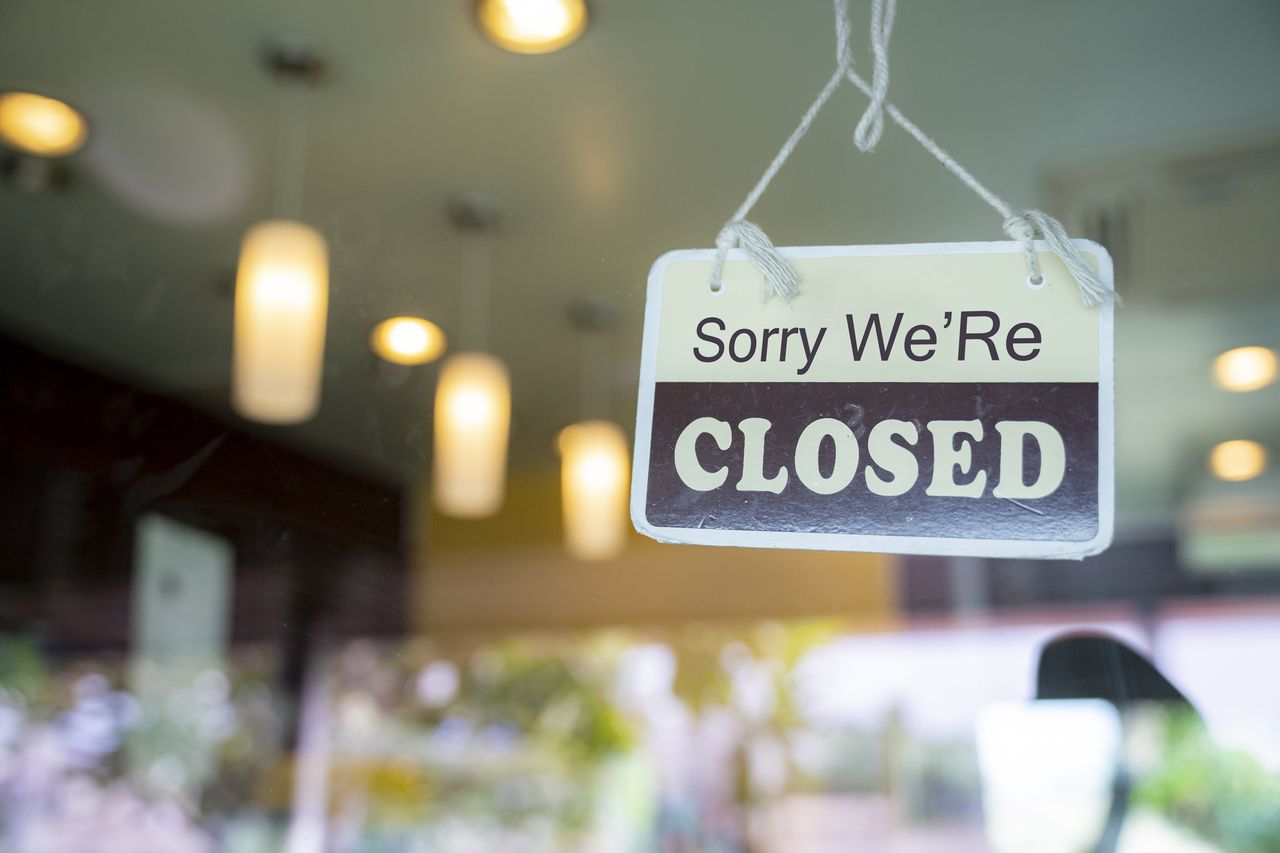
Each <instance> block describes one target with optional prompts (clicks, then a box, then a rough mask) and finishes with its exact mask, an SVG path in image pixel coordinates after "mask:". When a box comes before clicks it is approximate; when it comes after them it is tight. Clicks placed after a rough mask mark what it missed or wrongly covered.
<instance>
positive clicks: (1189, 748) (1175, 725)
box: [1133, 710, 1280, 853]
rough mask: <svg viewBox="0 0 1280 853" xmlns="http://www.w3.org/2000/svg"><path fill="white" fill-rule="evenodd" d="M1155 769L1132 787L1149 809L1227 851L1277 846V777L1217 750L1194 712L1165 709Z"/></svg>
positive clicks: (1263, 851)
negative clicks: (1160, 754) (1160, 750)
mask: <svg viewBox="0 0 1280 853" xmlns="http://www.w3.org/2000/svg"><path fill="white" fill-rule="evenodd" d="M1162 724H1163V727H1164V738H1165V744H1166V746H1165V751H1164V755H1163V759H1162V761H1161V762H1160V766H1159V768H1158V769H1157V770H1156V772H1155V773H1154V774H1152V775H1150V776H1148V777H1147V778H1145V779H1143V780H1142V781H1141V782H1140V783H1139V784H1138V785H1137V787H1136V788H1135V790H1134V794H1133V800H1134V803H1135V804H1136V805H1139V806H1146V807H1149V808H1152V809H1155V810H1157V811H1159V812H1161V813H1162V814H1164V815H1166V816H1168V817H1169V819H1171V820H1173V821H1175V822H1176V823H1179V824H1181V825H1183V826H1185V827H1187V828H1188V829H1190V830H1191V831H1193V832H1195V833H1196V834H1198V835H1200V836H1201V837H1203V838H1205V839H1206V840H1208V841H1211V842H1213V843H1215V844H1218V845H1220V846H1221V847H1222V848H1223V849H1224V850H1228V851H1231V853H1276V851H1280V777H1277V776H1275V775H1273V774H1270V773H1268V772H1267V771H1266V770H1265V769H1264V768H1263V767H1261V766H1260V765H1259V764H1258V763H1257V762H1256V761H1255V760H1253V759H1252V758H1251V757H1249V756H1247V755H1245V754H1243V753H1240V752H1234V751H1229V750H1223V749H1219V748H1218V747H1217V746H1216V745H1215V744H1214V743H1213V741H1212V739H1211V738H1210V737H1209V734H1208V732H1207V731H1206V730H1205V728H1204V726H1203V724H1202V723H1201V722H1200V720H1199V718H1198V717H1197V716H1196V715H1195V713H1194V712H1192V711H1190V710H1178V711H1171V712H1168V713H1167V714H1166V715H1165V716H1164V718H1163V720H1162Z"/></svg>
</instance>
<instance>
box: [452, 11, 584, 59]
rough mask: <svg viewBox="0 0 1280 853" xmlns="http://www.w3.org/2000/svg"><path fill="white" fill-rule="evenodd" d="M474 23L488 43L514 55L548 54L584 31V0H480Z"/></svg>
mask: <svg viewBox="0 0 1280 853" xmlns="http://www.w3.org/2000/svg"><path fill="white" fill-rule="evenodd" d="M476 19H477V20H478V21H479V22H480V28H481V29H482V30H483V31H484V33H485V35H486V36H488V38H489V40H490V41H492V42H493V43H494V44H496V45H498V47H501V48H503V49H504V50H510V51H513V52H515V53H550V52H551V51H554V50H559V49H560V48H562V47H565V46H567V45H569V44H570V43H571V42H573V41H574V40H576V39H577V38H578V36H580V35H582V32H583V30H585V29H586V28H587V4H586V2H585V0H479V2H477V3H476Z"/></svg>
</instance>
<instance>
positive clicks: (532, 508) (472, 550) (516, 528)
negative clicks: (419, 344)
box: [411, 470, 896, 634]
mask: <svg viewBox="0 0 1280 853" xmlns="http://www.w3.org/2000/svg"><path fill="white" fill-rule="evenodd" d="M426 492H427V490H420V494H419V499H418V500H416V501H414V502H412V504H411V505H416V507H417V508H416V509H415V510H411V512H413V513H414V514H415V517H417V518H425V519H427V522H426V524H423V525H419V526H418V529H417V532H416V535H415V537H414V539H415V546H414V551H415V553H414V562H415V569H414V575H415V577H414V580H415V583H414V594H415V602H414V604H415V607H414V612H415V614H416V619H417V627H418V629H419V630H420V631H424V632H426V633H429V634H434V633H449V632H467V631H500V630H516V629H555V628H584V627H597V626H606V625H642V624H671V623H680V622H691V621H723V620H732V621H740V620H750V619H767V618H802V617H815V616H838V617H843V618H847V619H849V620H851V621H855V622H858V623H862V624H884V623H886V622H888V621H890V620H891V619H892V617H893V615H894V613H895V609H896V608H895V570H894V559H893V558H892V557H886V556H883V555H875V554H832V553H825V552H812V551H764V550H757V549H744V548H711V547H694V546H686V545H661V544H658V543H656V542H653V541H651V540H649V539H645V538H643V537H640V536H639V535H635V536H634V537H633V539H632V542H631V545H630V547H629V548H628V550H627V553H626V554H625V555H624V556H623V557H622V558H621V559H619V560H616V561H613V562H609V563H579V562H576V561H574V560H571V559H569V558H568V557H567V556H566V555H565V554H564V551H563V549H561V547H560V544H559V536H560V503H559V502H560V495H559V479H558V474H557V472H556V471H554V470H546V471H540V472H534V473H530V474H522V475H519V476H516V477H514V478H513V480H512V482H511V484H510V490H509V494H508V496H507V501H506V505H505V507H504V509H503V511H502V513H500V514H499V515H498V516H497V517H496V518H493V519H490V520H487V521H482V522H464V521H456V520H452V519H445V518H441V517H439V516H434V515H432V514H431V513H430V510H429V508H427V507H426V502H425V501H424V500H422V495H423V494H425V493H426Z"/></svg>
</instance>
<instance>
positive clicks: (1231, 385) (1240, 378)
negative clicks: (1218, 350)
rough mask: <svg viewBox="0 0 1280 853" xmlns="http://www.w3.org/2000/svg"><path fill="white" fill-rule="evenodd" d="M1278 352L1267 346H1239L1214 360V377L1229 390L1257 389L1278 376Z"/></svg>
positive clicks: (1268, 383)
mask: <svg viewBox="0 0 1280 853" xmlns="http://www.w3.org/2000/svg"><path fill="white" fill-rule="evenodd" d="M1276 367H1277V364H1276V354H1275V352H1274V351H1273V350H1269V349H1267V348H1266V347H1237V348H1235V349H1231V350H1227V351H1226V352H1224V353H1223V354H1222V355H1220V356H1218V357H1217V358H1216V359H1214V361H1213V378H1214V380H1215V381H1216V382H1217V383H1218V385H1219V386H1221V387H1222V388H1225V389H1226V390H1228V391H1257V390H1258V389H1259V388H1262V387H1264V386H1266V385H1270V384H1271V383H1272V382H1274V381H1275V378H1276Z"/></svg>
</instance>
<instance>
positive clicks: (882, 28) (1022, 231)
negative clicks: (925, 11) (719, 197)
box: [711, 0, 1120, 307]
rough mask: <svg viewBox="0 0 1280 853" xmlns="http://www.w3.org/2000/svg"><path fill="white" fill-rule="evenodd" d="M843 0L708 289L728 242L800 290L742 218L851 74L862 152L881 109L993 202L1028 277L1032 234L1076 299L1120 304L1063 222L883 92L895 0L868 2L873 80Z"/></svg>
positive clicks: (770, 275) (875, 132) (878, 125)
mask: <svg viewBox="0 0 1280 853" xmlns="http://www.w3.org/2000/svg"><path fill="white" fill-rule="evenodd" d="M847 2H848V0H834V4H835V18H836V68H835V72H834V73H833V74H832V75H831V77H830V78H829V79H828V80H827V82H826V84H825V85H824V86H823V87H822V89H821V90H819V92H818V95H817V97H815V98H814V100H813V103H812V104H810V105H809V109H808V110H806V111H805V113H804V115H803V116H802V117H801V119H800V123H799V124H798V125H797V126H796V128H795V130H793V131H792V132H791V135H790V136H789V137H788V138H787V140H786V142H785V143H783V145H782V148H781V149H780V150H779V151H778V153H777V154H776V155H774V158H773V161H772V162H770V164H769V167H768V168H767V169H765V171H764V174H763V175H761V176H760V179H759V180H758V181H757V182H756V185H755V186H754V187H753V188H752V190H751V192H750V193H749V194H748V195H747V197H746V199H745V200H744V201H743V202H742V204H741V205H740V206H739V207H738V210H737V211H736V212H735V213H734V215H733V217H732V218H731V219H730V220H729V222H728V223H727V224H726V225H725V226H724V228H722V229H721V231H720V233H719V235H717V237H716V254H715V263H714V265H713V266H712V271H711V289H712V290H713V291H719V290H720V289H721V287H723V274H724V264H725V259H726V257H727V256H728V254H729V250H730V249H732V248H735V247H740V248H741V249H742V250H743V251H744V252H745V253H746V255H747V258H748V259H749V260H750V261H751V263H753V264H754V265H755V266H756V268H757V269H759V270H760V272H761V274H762V275H763V276H764V278H765V280H766V281H767V282H768V284H769V289H768V290H767V291H766V296H767V295H768V294H769V293H772V294H774V295H777V296H779V297H781V298H782V299H783V300H784V301H788V302H789V301H791V300H792V299H794V298H795V297H796V295H797V294H798V293H799V285H800V276H799V274H798V273H797V272H796V271H795V268H794V267H793V266H791V264H790V263H789V262H788V261H787V259H786V258H784V257H783V256H782V254H781V253H780V252H779V251H778V250H777V249H776V248H775V247H774V245H773V243H772V242H770V240H769V238H768V236H767V235H766V234H765V233H764V232H763V231H761V230H760V228H759V227H758V226H756V225H754V224H752V223H750V222H748V221H747V219H746V217H747V215H748V214H750V213H751V210H752V208H754V207H755V204H756V202H757V201H759V200H760V197H761V196H762V195H764V192H765V190H766V189H768V188H769V183H770V182H771V181H772V180H773V179H774V177H775V176H776V175H777V174H778V172H779V170H781V169H782V166H783V164H784V163H786V162H787V158H789V157H790V156H791V153H792V152H793V151H795V149H796V146H797V145H798V144H799V143H800V140H801V139H803V138H804V136H805V134H806V133H808V132H809V128H810V127H812V126H813V122H814V120H815V119H816V118H817V117H818V113H819V112H821V111H822V108H823V107H824V106H826V104H827V101H829V100H830V99H831V96H832V95H834V94H835V92H836V90H837V89H838V88H839V87H840V86H841V84H842V83H843V82H844V81H845V80H848V81H849V82H850V83H851V84H852V85H853V86H854V87H855V88H857V89H858V90H860V91H861V92H862V93H863V94H865V95H866V96H867V98H868V99H869V100H870V103H869V104H868V105H867V109H866V112H864V113H863V114H862V118H861V119H860V120H859V121H858V127H857V130H856V131H855V132H854V137H853V138H854V143H855V144H856V145H857V147H858V149H859V150H860V151H863V152H867V151H871V150H872V149H874V148H875V146H876V143H878V142H879V141H880V137H881V134H882V133H883V131H884V117H885V114H886V113H887V114H888V116H889V118H890V119H891V120H892V121H893V122H894V124H896V125H898V127H900V128H902V129H903V130H904V131H906V132H907V134H908V135H909V136H911V137H912V138H913V139H915V140H916V142H918V143H920V145H921V147H923V148H924V149H925V151H927V152H928V153H929V154H930V155H932V156H933V158H934V159H935V160H937V161H938V162H939V163H941V164H942V166H943V167H944V168H946V169H947V171H949V172H951V174H953V175H955V176H956V177H957V178H958V179H959V180H960V181H961V182H962V183H963V184H964V185H965V186H967V187H968V188H969V189H971V190H973V192H974V193H976V194H977V195H978V197H979V198H981V199H982V200H983V201H984V202H986V203H987V204H988V205H989V206H990V207H991V208H992V209H994V210H995V211H996V212H997V213H998V214H999V215H1000V216H1001V217H1002V218H1003V220H1004V231H1005V233H1006V234H1008V235H1009V238H1010V239H1012V240H1016V241H1017V242H1018V243H1019V244H1020V245H1021V246H1022V252H1023V255H1024V256H1025V258H1026V263H1027V274H1028V278H1029V280H1030V281H1031V283H1032V284H1035V285H1039V284H1040V283H1042V282H1043V281H1044V274H1043V271H1042V270H1041V267H1040V256H1039V252H1038V251H1037V248H1036V240H1037V239H1041V240H1043V241H1044V242H1045V243H1046V244H1048V248H1049V250H1050V251H1051V252H1053V254H1055V255H1057V256H1058V257H1059V258H1061V259H1062V262H1063V263H1064V264H1065V265H1066V267H1067V270H1068V271H1069V272H1070V273H1071V275H1072V277H1073V278H1074V279H1075V281H1076V285H1077V287H1079V289H1080V299H1081V301H1083V302H1084V304H1085V305H1087V306H1089V307H1097V306H1098V305H1101V304H1103V303H1105V302H1114V303H1116V304H1119V301H1120V300H1119V298H1118V297H1117V296H1116V294H1115V292H1114V291H1113V290H1112V289H1111V288H1110V287H1108V286H1107V285H1105V284H1103V283H1102V280H1101V279H1100V278H1099V277H1098V274H1097V273H1096V272H1095V271H1094V269H1093V267H1092V266H1090V265H1089V262H1088V260H1086V259H1085V257H1084V254H1083V253H1082V252H1081V251H1080V249H1079V248H1078V247H1077V246H1076V244H1075V243H1073V242H1072V241H1071V237H1070V236H1068V234H1067V232H1066V229H1064V228H1063V227H1062V223H1060V222H1059V221H1058V220H1056V219H1054V218H1053V217H1052V216H1049V215H1048V214H1045V213H1041V212H1040V211H1038V210H1024V211H1022V212H1016V211H1015V210H1014V208H1013V207H1012V206H1011V205H1010V204H1009V203H1008V202H1007V201H1005V200H1004V199H1003V198H1001V197H1000V196H998V195H996V194H995V193H993V192H992V191H991V190H989V189H987V188H986V186H984V185H983V184H982V183H981V182H980V181H979V180H978V179H977V178H976V177H974V176H973V174H972V173H971V172H970V171H969V170H968V169H966V168H965V167H964V166H962V165H960V163H959V162H958V161H957V160H956V159H955V158H954V157H952V156H951V155H950V154H949V153H948V152H947V151H946V150H945V149H944V148H943V147H942V146H941V145H939V144H938V143H937V142H934V141H933V139H932V138H930V137H929V136H928V134H926V133H925V132H924V131H923V130H921V129H920V128H919V127H918V126H917V125H916V124H915V123H914V122H912V121H911V120H910V119H908V118H907V117H906V116H905V115H903V113H902V110H900V109H898V108H897V107H896V106H894V105H893V104H892V103H890V102H889V100H888V93H889V36H890V35H891V34H892V32H893V19H894V16H895V15H896V13H897V6H898V4H897V0H872V5H871V54H872V60H873V67H872V77H871V82H867V81H866V80H865V79H863V78H862V76H860V75H859V74H858V72H857V71H856V70H854V67H853V54H852V51H851V50H850V47H849V42H850V31H851V30H850V26H849V12H848V9H847Z"/></svg>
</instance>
